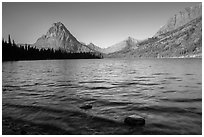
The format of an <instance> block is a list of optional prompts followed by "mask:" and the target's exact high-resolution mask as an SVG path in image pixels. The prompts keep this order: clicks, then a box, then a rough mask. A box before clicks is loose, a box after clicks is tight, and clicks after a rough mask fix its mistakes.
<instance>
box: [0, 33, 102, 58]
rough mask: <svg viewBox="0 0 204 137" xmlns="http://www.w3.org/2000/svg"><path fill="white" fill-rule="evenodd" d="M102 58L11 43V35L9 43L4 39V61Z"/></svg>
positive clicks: (97, 55)
mask: <svg viewBox="0 0 204 137" xmlns="http://www.w3.org/2000/svg"><path fill="white" fill-rule="evenodd" d="M101 58H103V56H102V54H100V53H95V52H89V53H87V52H86V53H84V52H83V53H68V52H65V51H63V50H60V49H59V50H53V49H43V48H42V49H38V48H36V47H32V46H30V45H28V44H25V45H17V44H16V43H15V41H14V40H12V42H11V37H10V35H9V36H8V42H7V41H6V40H4V39H2V61H18V60H49V59H101Z"/></svg>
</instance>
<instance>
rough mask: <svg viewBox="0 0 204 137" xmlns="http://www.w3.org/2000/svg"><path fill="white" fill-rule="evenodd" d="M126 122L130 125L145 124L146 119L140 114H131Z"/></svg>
mask: <svg viewBox="0 0 204 137" xmlns="http://www.w3.org/2000/svg"><path fill="white" fill-rule="evenodd" d="M124 123H125V124H127V125H130V126H143V125H145V119H144V118H143V117H141V116H139V115H131V116H128V117H126V118H125V120H124Z"/></svg>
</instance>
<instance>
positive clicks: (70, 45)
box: [34, 22, 93, 53]
mask: <svg viewBox="0 0 204 137" xmlns="http://www.w3.org/2000/svg"><path fill="white" fill-rule="evenodd" d="M34 46H36V47H39V48H45V49H47V48H50V49H54V50H58V49H61V50H63V51H66V52H74V53H78V52H91V51H93V50H91V49H90V48H87V47H86V46H84V45H83V44H82V43H80V42H79V41H78V40H77V39H76V38H75V37H74V36H73V35H72V34H71V33H70V32H69V31H68V30H67V28H66V27H65V26H64V24H63V23H61V22H56V23H53V24H52V26H51V27H50V28H49V29H48V31H47V33H46V35H43V36H42V37H40V38H39V39H38V40H37V41H36V43H35V44H34Z"/></svg>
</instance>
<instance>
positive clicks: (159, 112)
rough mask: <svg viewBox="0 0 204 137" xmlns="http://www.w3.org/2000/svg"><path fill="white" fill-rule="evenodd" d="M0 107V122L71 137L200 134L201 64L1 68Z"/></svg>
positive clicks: (101, 62)
mask: <svg viewBox="0 0 204 137" xmlns="http://www.w3.org/2000/svg"><path fill="white" fill-rule="evenodd" d="M2 100H3V101H2V113H3V116H9V117H12V118H14V119H21V120H24V121H28V122H32V123H35V124H41V125H42V124H43V125H45V126H46V125H53V126H56V127H58V128H60V129H62V130H64V131H70V132H71V133H73V134H202V59H81V60H38V61H14V62H3V63H2ZM83 104H92V106H93V107H92V109H89V110H83V109H81V108H80V106H82V105H83ZM132 114H137V115H140V116H143V117H144V118H145V122H146V123H145V126H144V127H130V126H127V125H124V124H123V120H124V118H125V117H127V116H129V115H132ZM111 121H112V123H114V124H112V123H111Z"/></svg>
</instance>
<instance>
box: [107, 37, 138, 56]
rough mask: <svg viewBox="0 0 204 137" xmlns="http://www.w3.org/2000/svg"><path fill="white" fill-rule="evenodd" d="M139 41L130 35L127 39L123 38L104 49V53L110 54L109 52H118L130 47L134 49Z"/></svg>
mask: <svg viewBox="0 0 204 137" xmlns="http://www.w3.org/2000/svg"><path fill="white" fill-rule="evenodd" d="M138 42H139V41H138V40H136V39H134V38H131V37H128V38H127V39H125V40H123V41H121V42H119V43H117V44H114V45H112V46H110V47H108V48H105V49H103V53H106V54H109V53H114V52H118V51H121V50H126V49H129V48H133V49H134V48H136V44H137V43H138Z"/></svg>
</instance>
